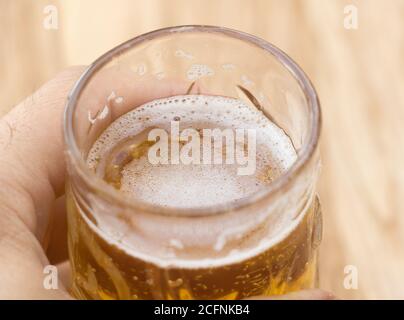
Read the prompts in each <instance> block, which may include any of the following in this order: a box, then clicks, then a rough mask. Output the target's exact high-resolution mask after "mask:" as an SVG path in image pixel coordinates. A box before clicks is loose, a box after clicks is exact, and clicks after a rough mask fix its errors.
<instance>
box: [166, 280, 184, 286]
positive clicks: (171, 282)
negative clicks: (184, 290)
mask: <svg viewBox="0 0 404 320" xmlns="http://www.w3.org/2000/svg"><path fill="white" fill-rule="evenodd" d="M183 283H184V282H183V280H182V279H181V278H178V279H177V280H168V285H169V286H170V287H172V288H175V287H179V286H181V285H182V284H183Z"/></svg>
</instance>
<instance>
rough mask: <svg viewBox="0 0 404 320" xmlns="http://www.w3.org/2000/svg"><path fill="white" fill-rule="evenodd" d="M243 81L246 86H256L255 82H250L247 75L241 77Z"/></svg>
mask: <svg viewBox="0 0 404 320" xmlns="http://www.w3.org/2000/svg"><path fill="white" fill-rule="evenodd" d="M241 81H242V82H243V84H244V85H245V86H252V85H254V81H252V80H250V79H249V78H248V77H247V76H246V75H242V76H241Z"/></svg>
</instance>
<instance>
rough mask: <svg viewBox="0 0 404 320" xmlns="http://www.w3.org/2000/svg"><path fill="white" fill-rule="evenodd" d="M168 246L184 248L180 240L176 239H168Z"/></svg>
mask: <svg viewBox="0 0 404 320" xmlns="http://www.w3.org/2000/svg"><path fill="white" fill-rule="evenodd" d="M170 246H171V247H173V248H176V249H180V250H181V249H184V245H183V244H182V242H181V241H180V240H178V239H171V240H170Z"/></svg>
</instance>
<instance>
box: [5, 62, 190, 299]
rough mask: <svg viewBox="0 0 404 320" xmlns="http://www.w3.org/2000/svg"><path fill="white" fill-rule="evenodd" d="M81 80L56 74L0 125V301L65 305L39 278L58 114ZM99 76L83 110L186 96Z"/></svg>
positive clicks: (55, 186)
mask: <svg viewBox="0 0 404 320" xmlns="http://www.w3.org/2000/svg"><path fill="white" fill-rule="evenodd" d="M82 72H83V67H78V68H72V69H69V70H67V71H64V72H62V73H61V74H59V75H58V76H57V77H56V78H55V79H53V80H51V81H50V82H49V83H47V84H45V85H44V86H43V87H42V88H41V89H39V90H38V91H37V92H36V93H35V94H33V95H32V96H31V97H30V98H27V99H26V100H25V101H24V102H22V103H20V104H19V105H18V106H17V107H16V108H14V109H13V110H12V111H11V112H10V113H8V114H7V115H6V116H4V117H3V118H2V119H0V184H1V185H2V188H0V226H1V227H0V238H1V239H2V241H1V242H0V256H1V257H2V259H1V260H0V283H1V284H2V285H1V286H0V297H3V298H6V297H14V298H16V297H20V298H24V297H26V298H28V297H30V298H32V297H36V298H43V297H46V296H52V297H55V296H56V297H60V298H66V297H67V295H66V292H65V291H64V288H61V290H60V291H59V292H58V291H50V292H49V291H46V290H44V286H43V278H44V274H43V271H44V266H46V265H47V264H49V261H48V259H47V258H46V256H45V254H44V251H43V248H42V246H41V245H42V243H43V242H44V239H45V238H46V235H49V232H47V228H48V226H49V221H50V215H49V213H50V212H51V209H52V206H53V203H54V200H55V198H56V197H57V196H59V195H61V194H62V193H63V190H64V183H65V181H64V178H65V164H64V155H63V143H62V113H63V109H64V105H65V102H66V97H67V94H68V92H69V91H70V89H71V87H72V85H73V84H74V82H75V81H76V80H77V78H78V77H79V76H80V74H81V73H82ZM103 74H104V76H102V75H103ZM100 75H101V76H99V77H97V79H95V80H96V81H94V82H93V84H96V85H93V87H92V89H91V88H90V89H91V90H87V91H86V94H84V95H83V99H84V103H85V104H86V105H88V106H89V108H102V107H103V104H105V101H106V100H107V97H108V96H109V95H110V93H111V91H112V90H117V91H118V92H119V94H120V95H122V96H123V97H124V98H125V101H126V104H123V105H124V108H133V107H134V106H136V105H138V104H141V103H143V102H145V101H148V100H152V99H154V98H158V97H163V96H169V95H173V94H180V93H185V91H186V89H187V87H188V86H189V84H188V83H178V84H175V83H172V82H158V83H157V82H156V81H155V80H153V81H152V79H150V81H143V80H142V81H139V79H137V81H136V79H135V78H134V77H131V76H130V75H129V74H127V73H126V72H124V74H122V72H118V71H117V70H112V71H108V72H105V73H100ZM132 76H133V75H132ZM122 80H124V81H122ZM145 80H147V79H145ZM128 83H129V84H128ZM128 90H129V91H128ZM86 99H88V100H86ZM90 102H94V103H90ZM124 108H123V109H121V112H123V111H124V110H125V109H124ZM85 112H87V110H86V111H85Z"/></svg>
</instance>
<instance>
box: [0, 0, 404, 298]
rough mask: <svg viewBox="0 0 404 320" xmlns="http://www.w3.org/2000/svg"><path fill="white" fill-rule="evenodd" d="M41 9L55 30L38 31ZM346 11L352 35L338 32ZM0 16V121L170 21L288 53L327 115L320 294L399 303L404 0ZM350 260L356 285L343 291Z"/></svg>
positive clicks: (9, 12) (7, 0)
mask: <svg viewBox="0 0 404 320" xmlns="http://www.w3.org/2000/svg"><path fill="white" fill-rule="evenodd" d="M48 4H53V5H55V6H56V8H57V10H58V29H56V30H47V29H45V28H44V27H43V20H44V18H45V16H46V14H44V10H45V7H46V5H48ZM349 4H354V5H355V6H356V8H357V10H358V28H357V29H346V28H345V27H344V18H345V17H346V15H347V14H344V8H345V6H346V5H349ZM350 8H352V7H348V9H347V10H349V9H350ZM0 15H1V16H0V36H1V42H0V55H1V59H0V83H1V89H0V90H1V94H0V115H1V114H4V113H5V112H6V111H7V110H9V109H10V108H11V107H12V106H13V105H15V104H16V103H17V102H19V101H20V100H21V99H22V98H23V97H24V96H26V95H28V94H30V93H31V92H32V91H33V90H35V89H36V88H38V86H39V85H40V84H41V83H43V82H44V81H46V80H47V79H48V78H50V77H52V76H53V75H54V74H56V73H57V71H59V70H61V69H62V68H64V67H66V66H69V65H74V64H88V63H90V62H91V61H92V60H94V59H95V58H96V57H97V56H99V55H100V54H102V53H103V52H105V51H106V50H107V49H110V48H112V47H114V46H115V45H117V44H119V43H121V42H123V41H124V40H127V39H129V38H131V37H133V36H135V35H138V34H141V33H144V32H147V31H150V30H153V29H156V28H161V27H165V26H170V25H180V24H210V25H221V26H226V27H231V28H235V29H239V30H243V31H246V32H249V33H252V34H255V35H257V36H259V37H262V38H264V39H266V40H268V41H270V42H272V43H274V44H275V45H277V46H278V47H280V48H282V49H283V50H284V51H286V52H288V53H289V54H290V55H291V56H292V57H293V58H294V59H295V60H296V61H297V62H298V63H299V64H300V65H301V66H302V67H303V69H304V70H305V71H306V72H307V73H308V75H309V76H310V78H311V79H312V80H313V82H314V85H315V87H316V88H317V90H318V93H319V96H320V99H321V102H322V108H323V116H324V123H323V132H322V142H321V151H322V158H323V169H322V176H321V179H320V182H319V192H320V195H321V200H322V207H323V212H324V222H325V225H324V239H323V244H322V248H321V259H320V260H321V261H320V263H321V266H320V271H321V281H320V283H321V287H322V288H324V289H327V290H331V291H333V292H334V293H335V294H336V295H337V296H339V297H341V298H404V248H403V246H404V201H403V202H400V197H403V198H404V170H403V163H404V157H403V155H404V151H403V150H404V139H403V138H404V135H403V128H402V127H403V123H404V1H402V0H389V1H381V0H368V1H348V0H347V1H338V0H328V1H324V0H308V1H293V0H289V1H276V0H274V1H269V0H262V1H254V0H253V1H245V0H240V1H237V0H224V1H223V0H221V1H216V0H201V1H199V0H198V1H190V0H178V1H173V0H171V1H164V0H163V1H152V0H148V1H131V0H111V1H107V0H105V1H101V0H87V1H80V0H67V1H55V0H52V1H49V0H36V1H28V0H25V1H24V0H23V1H14V0H3V1H1V2H0ZM350 265H352V266H354V267H355V268H356V270H357V271H358V288H357V289H346V288H345V287H344V278H345V277H346V274H345V273H344V268H346V266H348V267H347V268H349V266H350ZM345 271H348V270H345Z"/></svg>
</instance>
